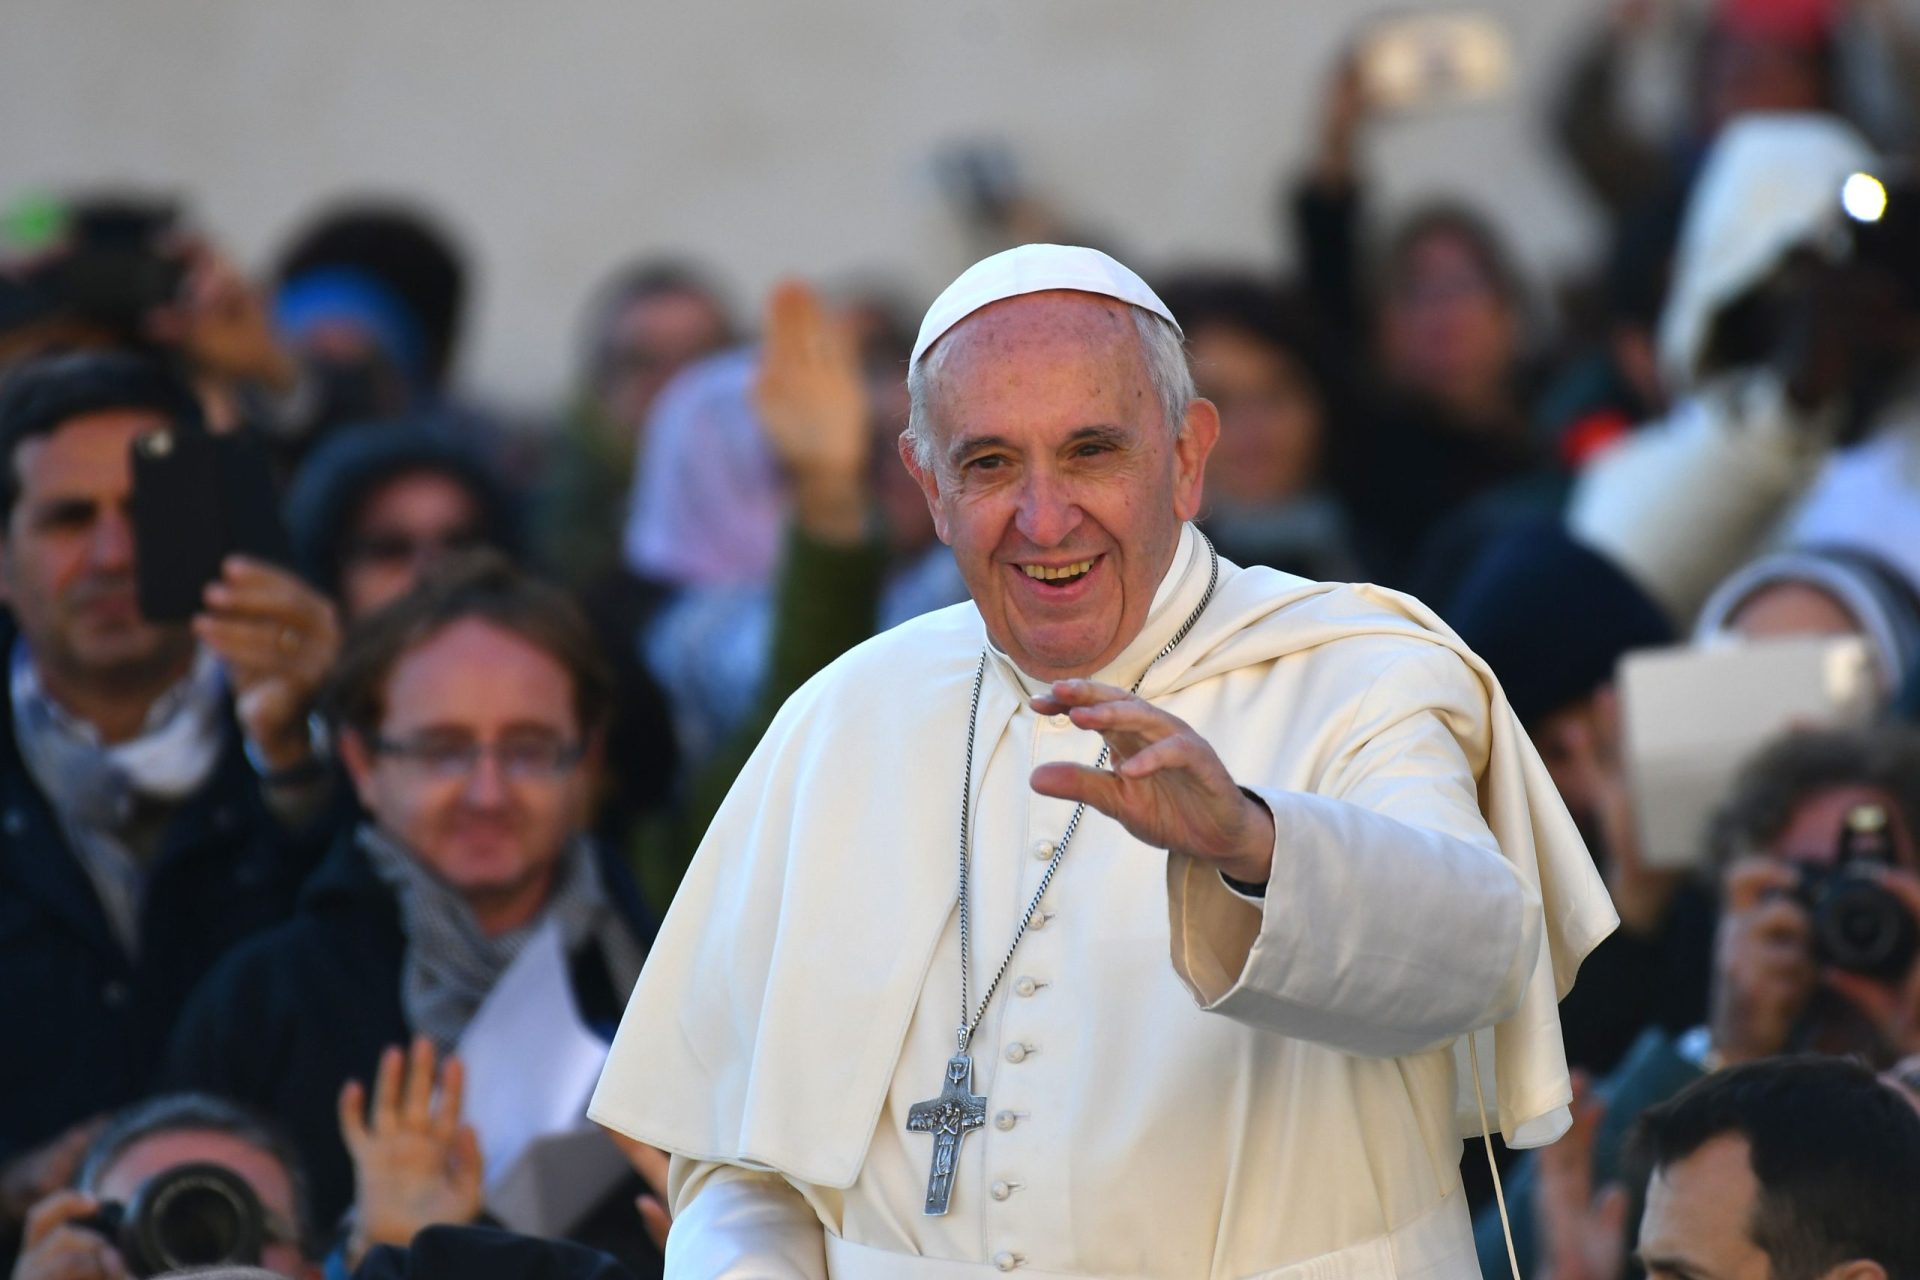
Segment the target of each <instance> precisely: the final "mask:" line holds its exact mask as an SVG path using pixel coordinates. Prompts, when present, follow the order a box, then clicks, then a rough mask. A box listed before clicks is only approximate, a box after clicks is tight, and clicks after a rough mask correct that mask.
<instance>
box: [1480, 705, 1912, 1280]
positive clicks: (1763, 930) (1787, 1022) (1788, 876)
mask: <svg viewBox="0 0 1920 1280" xmlns="http://www.w3.org/2000/svg"><path fill="white" fill-rule="evenodd" d="M1863 809H1874V810H1877V811H1878V818H1879V820H1880V823H1881V826H1880V827H1879V831H1880V833H1881V835H1882V840H1883V847H1882V849H1880V850H1877V851H1875V852H1873V853H1871V854H1869V853H1868V852H1866V851H1864V850H1861V849H1859V848H1858V847H1857V846H1856V844H1855V843H1854V841H1853V839H1852V837H1851V836H1850V832H1851V831H1852V830H1853V829H1854V827H1853V825H1852V824H1853V822H1855V821H1857V818H1856V815H1857V814H1859V813H1860V811H1862V810H1863ZM1916 832H1920V737H1916V736H1915V734H1914V732H1913V731H1911V730H1905V729H1875V730H1860V731H1852V732H1822V733H1804V734H1796V735H1791V736H1789V737H1787V738H1784V739H1782V740H1780V741H1779V742H1777V743H1775V744H1773V745H1772V746H1770V747H1769V748H1767V749H1766V750H1764V751H1762V752H1761V753H1760V754H1759V755H1758V756H1756V757H1755V758H1754V759H1753V760H1752V761H1750V762H1749V763H1748V764H1747V765H1746V767H1745V768H1744V769H1743V770H1742V771H1741V774H1740V777H1739V779H1738V780H1737V781H1736V783H1735V785H1734V787H1733V789H1732V791H1731V792H1730V793H1729V795H1728V797H1727V799H1726V800H1725V802H1724V803H1723V805H1722V807H1721V810H1720V812H1719V813H1718V814H1717V815H1716V817H1715V819H1714V822H1713V826H1712V830H1711V831H1710V833H1709V835H1708V839H1707V847H1708V855H1709V858H1708V864H1709V866H1710V867H1712V868H1714V869H1715V870H1716V871H1717V873H1718V874H1719V875H1720V877H1721V884H1720V899H1721V903H1720V905H1721V918H1720V926H1719V934H1718V937H1717V939H1716V942H1715V953H1714V961H1713V976H1712V990H1711V994H1710V997H1709V1001H1708V1005H1709V1015H1708V1019H1707V1022H1706V1023H1705V1025H1702V1026H1699V1027H1695V1028H1693V1029H1691V1030H1689V1031H1687V1032H1686V1033H1684V1034H1682V1035H1679V1036H1674V1035H1672V1034H1671V1033H1669V1032H1667V1031H1664V1030H1661V1029H1659V1028H1650V1029H1649V1030H1647V1031H1646V1032H1645V1033H1644V1034H1643V1035H1642V1036H1641V1037H1640V1039H1639V1041H1638V1042H1636V1043H1635V1045H1634V1046H1633V1048H1632V1050H1631V1051H1629V1053H1628V1054H1627V1056H1626V1058H1625V1060H1624V1061H1622V1062H1621V1064H1620V1065H1619V1066H1618V1067H1617V1068H1616V1069H1615V1070H1614V1071H1613V1072H1612V1073H1611V1074H1610V1075H1609V1076H1608V1077H1607V1078H1606V1079H1605V1080H1604V1081H1602V1082H1601V1083H1600V1084H1599V1085H1598V1086H1597V1087H1596V1089H1595V1095H1596V1097H1597V1099H1598V1100H1599V1101H1600V1102H1601V1103H1602V1104H1603V1105H1604V1108H1605V1115H1604V1117H1603V1118H1601V1119H1599V1120H1598V1121H1597V1122H1595V1123H1596V1127H1594V1128H1593V1130H1592V1162H1591V1168H1590V1185H1591V1186H1595V1187H1598V1186H1604V1185H1605V1184H1607V1183H1609V1182H1611V1181H1613V1180H1615V1179H1616V1178H1617V1177H1618V1176H1619V1170H1620V1159H1621V1149H1622V1144H1623V1141H1624V1139H1625V1136H1626V1132H1627V1129H1628V1127H1629V1126H1630V1125H1631V1124H1632V1122H1633V1119H1634V1117H1635V1116H1637V1115H1638V1114H1639V1113H1640V1112H1642V1111H1644V1110H1645V1109H1647V1108H1648V1107H1650V1106H1652V1105H1654V1104H1655V1103H1658V1102H1660V1101H1662V1100H1664V1099H1666V1098H1668V1097H1671V1096H1672V1095H1673V1094H1674V1093H1677V1092H1678V1091H1679V1090H1680V1089H1681V1088H1682V1087H1684V1086H1685V1085H1687V1084H1689V1083H1691V1082H1692V1081H1694V1080H1697V1079H1699V1078H1700V1077H1701V1076H1702V1075H1705V1074H1708V1073H1709V1072H1712V1071H1716V1070H1718V1069H1719V1068H1721V1067H1730V1066H1734V1065H1736V1064H1739V1063H1743V1062H1754V1061H1758V1060H1760V1059H1763V1058H1769V1057H1772V1056H1774V1055H1776V1054H1780V1053H1784V1052H1790V1051H1802V1050H1813V1051H1817V1052H1822V1053H1838V1054H1861V1055H1864V1056H1866V1057H1868V1058H1869V1060H1872V1061H1875V1062H1877V1063H1878V1064H1880V1065H1883V1066H1884V1065H1889V1064H1891V1063H1892V1062H1894V1061H1896V1060H1897V1059H1899V1058H1901V1057H1903V1056H1905V1055H1906V1054H1908V1053H1911V1052H1914V1051H1916V1049H1920V957H1916V955H1915V954H1913V953H1911V952H1909V953H1907V954H1905V955H1901V954H1900V947H1899V946H1897V945H1893V943H1892V940H1894V939H1896V938H1897V929H1896V930H1894V931H1891V932H1889V933H1887V934H1886V935H1885V937H1886V938H1887V939H1889V940H1890V945H1889V948H1888V955H1889V957H1890V958H1891V960H1893V961H1896V962H1898V963H1899V965H1900V969H1899V971H1898V972H1888V973H1868V972H1862V971H1860V968H1859V967H1858V964H1857V962H1856V961H1852V960H1849V959H1848V958H1846V957H1843V956H1840V955H1839V954H1838V953H1837V952H1835V951H1833V950H1832V948H1831V947H1830V946H1829V943H1828V940H1829V939H1831V938H1832V937H1833V936H1834V935H1833V934H1832V932H1831V930H1832V928H1833V926H1834V925H1835V924H1836V923H1837V917H1836V915H1835V910H1836V907H1837V902H1833V903H1831V904H1830V905H1822V903H1824V902H1829V898H1828V893H1827V887H1828V886H1832V885H1835V884H1839V883H1842V882H1843V881H1842V879H1841V877H1850V878H1851V879H1852V880H1853V882H1854V883H1855V884H1856V885H1857V884H1860V883H1862V882H1865V883H1870V884H1872V885H1873V886H1875V887H1876V888H1877V889H1878V891H1879V897H1878V899H1877V903H1878V907H1879V908H1890V909H1891V914H1890V915H1888V916H1885V917H1884V918H1885V919H1887V920H1890V921H1891V922H1892V923H1893V924H1894V925H1896V926H1897V925H1898V924H1899V922H1900V921H1901V920H1903V919H1904V920H1905V921H1906V926H1907V928H1908V929H1909V930H1910V931H1912V930H1920V847H1917V846H1916V844H1915V833H1916ZM1883 859H1884V860H1883ZM1856 900H1857V899H1856ZM1850 966H1851V967H1850ZM1543 1161H1544V1158H1543ZM1543 1161H1542V1162H1543ZM1542 1162H1536V1161H1534V1160H1530V1159H1529V1160H1523V1161H1522V1162H1521V1163H1520V1164H1519V1165H1517V1166H1516V1169H1515V1173H1514V1176H1513V1178H1512V1179H1511V1180H1510V1181H1509V1183H1508V1188H1507V1189H1508V1203H1509V1205H1510V1206H1512V1207H1513V1212H1514V1218H1513V1226H1514V1236H1515V1240H1516V1241H1517V1242H1518V1244H1519V1248H1520V1250H1521V1256H1523V1257H1530V1256H1535V1250H1536V1246H1537V1243H1538V1242H1537V1240H1536V1239H1535V1237H1534V1235H1533V1212H1532V1209H1533V1202H1534V1197H1535V1190H1534V1188H1535V1178H1536V1172H1535V1170H1536V1168H1537V1167H1538V1165H1539V1163H1542ZM1474 1227H1475V1237H1476V1240H1477V1241H1478V1245H1479V1250H1480V1261H1481V1266H1482V1267H1483V1268H1495V1267H1496V1264H1498V1265H1504V1261H1503V1260H1504V1256H1505V1250H1504V1245H1503V1243H1502V1241H1501V1233H1500V1224H1499V1221H1498V1219H1497V1218H1496V1217H1494V1216H1493V1215H1492V1214H1490V1213H1487V1212H1482V1213H1481V1214H1480V1216H1479V1217H1478V1219H1476V1221H1475V1224H1474ZM1493 1273H1494V1272H1493V1271H1489V1272H1488V1274H1493Z"/></svg>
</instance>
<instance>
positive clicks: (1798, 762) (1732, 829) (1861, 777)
mask: <svg viewBox="0 0 1920 1280" xmlns="http://www.w3.org/2000/svg"><path fill="white" fill-rule="evenodd" d="M1848 786H1861V787H1873V788H1874V789H1876V790H1879V791H1884V792H1886V793H1887V795H1888V796H1890V797H1891V798H1892V800H1893V803H1894V807H1895V808H1896V809H1897V810H1899V819H1900V822H1901V824H1902V826H1904V828H1905V829H1906V831H1907V834H1908V837H1909V838H1910V839H1911V838H1920V731H1916V730H1914V729H1912V728H1910V727H1908V726H1905V725H1884V726H1879V727H1876V728H1870V729H1821V730H1803V731H1800V732H1795V733H1789V734H1788V735H1786V736H1785V737H1783V738H1778V739H1775V740H1774V741H1773V742H1772V743H1771V744H1770V745H1768V746H1766V747H1765V748H1763V749H1762V750H1761V751H1760V752H1759V753H1758V754H1757V755H1755V756H1753V757H1752V758H1751V759H1749V760H1748V761H1747V762H1746V764H1745V765H1743V766H1742V767H1741V769H1740V772H1739V774H1738V775H1737V776H1736V777H1735V778H1734V782H1733V786H1732V788H1731V789H1730V790H1729V791H1728V792H1727V796H1726V799H1725V800H1723V801H1722V802H1721V804H1720V807H1719V809H1718V810H1717V811H1716V812H1715V813H1714V815H1713V819H1712V821H1711V822H1710V823H1709V824H1708V827H1707V853H1708V859H1709V863H1710V865H1712V866H1714V867H1721V866H1725V865H1726V864H1727V863H1728V862H1730V861H1731V860H1733V859H1734V858H1737V857H1740V856H1742V855H1744V854H1747V853H1750V852H1752V851H1754V850H1756V849H1759V848H1762V847H1764V846H1765V845H1767V844H1770V843H1771V842H1772V841H1774V840H1775V839H1778V838H1779V836H1780V833H1781V832H1783V831H1785V830H1786V829H1787V823H1788V822H1790V821H1791V820H1792V818H1793V814H1794V811H1795V810H1797V809H1798V808H1799V807H1800V806H1801V805H1802V804H1803V803H1805V801H1806V799H1807V797H1809V796H1811V795H1813V794H1814V793H1815V792H1817V791H1824V790H1826V789H1827V788H1829V787H1848ZM1835 835H1836V838H1837V837H1838V832H1836V833H1835Z"/></svg>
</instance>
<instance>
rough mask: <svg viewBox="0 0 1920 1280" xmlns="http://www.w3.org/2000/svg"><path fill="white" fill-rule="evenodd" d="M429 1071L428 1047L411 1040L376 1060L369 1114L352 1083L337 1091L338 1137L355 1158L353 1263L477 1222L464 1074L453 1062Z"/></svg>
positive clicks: (478, 1179)
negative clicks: (463, 1110)
mask: <svg viewBox="0 0 1920 1280" xmlns="http://www.w3.org/2000/svg"><path fill="white" fill-rule="evenodd" d="M434 1066H435V1063H434V1051H433V1045H432V1044H431V1043H429V1042H428V1041H427V1039H426V1038H425V1037H415V1039H414V1042H413V1048H412V1049H411V1051H409V1052H406V1053H403V1052H402V1051H401V1050H400V1048H399V1046H397V1045H395V1046H392V1047H390V1048H388V1049H387V1051H386V1052H385V1053H383V1054H381V1055H380V1066H379V1070H378V1072H377V1073H376V1075H375V1076H374V1083H373V1107H372V1109H371V1111H369V1110H368V1107H367V1091H366V1086H364V1085H362V1084H361V1083H360V1082H359V1081H358V1080H350V1081H348V1082H347V1084H346V1086H345V1087H344V1088H342V1089H341V1090H340V1136H341V1137H342V1139H344V1140H345V1142H346V1145H347V1151H348V1153H349V1154H350V1155H352V1157H353V1182H354V1197H353V1204H354V1216H355V1219H356V1226H355V1229H354V1235H353V1242H352V1245H351V1246H350V1247H349V1250H348V1253H349V1254H350V1255H351V1256H350V1259H349V1260H350V1261H351V1262H353V1263H354V1264H355V1265H358V1262H359V1257H360V1255H362V1254H364V1253H365V1251H366V1250H367V1249H369V1248H371V1247H372V1246H374V1245H376V1244H393V1245H399V1246H401V1247H402V1248H404V1247H406V1246H407V1245H409V1244H411V1243H412V1242H413V1237H414V1236H415V1235H416V1234H417V1233H418V1232H420V1231H421V1230H423V1229H424V1228H427V1227H431V1226H434V1225H436V1224H441V1223H447V1224H454V1225H458V1224H462V1223H468V1222H472V1221H473V1220H474V1219H475V1218H478V1217H479V1216H480V1205H481V1199H482V1174H483V1169H482V1166H481V1160H480V1139H479V1137H478V1135H476V1134H475V1133H474V1131H473V1128H472V1126H470V1125H466V1124H463V1123H461V1120H460V1102H461V1092H462V1090H463V1089H464V1087H465V1084H466V1074H465V1070H464V1069H463V1068H462V1067H461V1065H460V1060H459V1059H458V1058H452V1057H450V1058H448V1059H447V1061H446V1065H445V1066H444V1067H442V1068H441V1069H440V1070H439V1072H438V1073H437V1075H436V1072H435V1069H434ZM436 1083H438V1085H439V1098H438V1100H437V1101H436V1099H435V1097H434V1086H435V1084H436Z"/></svg>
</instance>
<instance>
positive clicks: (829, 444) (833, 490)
mask: <svg viewBox="0 0 1920 1280" xmlns="http://www.w3.org/2000/svg"><path fill="white" fill-rule="evenodd" d="M753 403H754V408H755V410H756V411H757V412H758V413H759V415H760V421H761V424H762V426H763V427H764V428H765V429H766V433H767V441H768V443H769V444H771V445H772V446H773V451H774V453H775V454H776V455H777V456H778V457H779V459H780V461H781V463H782V464H783V465H784V466H785V467H786V469H787V472H788V474H789V475H790V476H791V477H792V481H793V490H794V492H793V496H794V507H795V513H796V516H797V517H798V518H799V520H800V521H801V523H802V524H803V525H805V526H806V527H807V528H808V529H809V531H810V532H814V533H816V534H820V535H823V536H827V537H832V538H835V539H836V540H843V541H855V540H857V539H858V538H859V537H860V536H861V534H862V533H863V531H864V528H865V522H866V505H867V504H866V476H867V460H868V458H869V457H870V456H871V455H872V452H873V433H872V430H871V429H870V427H869V425H868V408H869V406H868V402H867V388H866V382H865V380H864V379H863V377H862V375H861V370H860V354H859V351H858V350H857V349H856V347H855V345H854V341H853V335H852V334H851V333H850V332H849V331H848V329H847V327H846V326H845V325H844V324H841V323H840V322H839V321H837V320H836V319H834V318H833V317H832V316H830V315H829V314H828V313H827V310H826V308H825V307H824V306H822V305H821V302H820V299H819V297H818V296H817V295H816V294H815V293H814V291H813V289H812V288H811V287H810V286H809V285H807V284H806V283H805V282H804V281H800V280H785V281H782V282H781V283H780V284H778V285H776V286H774V289H773V292H772V293H771V294H769V295H768V296H767V309H766V337H765V340H764V341H763V343H762V346H761V351H760V370H759V373H758V375H757V376H756V377H755V379H754V386H753Z"/></svg>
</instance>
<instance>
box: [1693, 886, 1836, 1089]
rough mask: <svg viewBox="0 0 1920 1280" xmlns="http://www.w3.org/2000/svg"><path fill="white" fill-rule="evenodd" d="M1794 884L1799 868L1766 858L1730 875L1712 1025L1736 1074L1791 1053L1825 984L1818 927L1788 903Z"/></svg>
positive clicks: (1720, 1050)
mask: <svg viewBox="0 0 1920 1280" xmlns="http://www.w3.org/2000/svg"><path fill="white" fill-rule="evenodd" d="M1793 884H1794V873H1793V870H1792V868H1790V867H1787V866H1785V865H1783V864H1781V863H1779V862H1775V861H1772V860H1770V859H1766V858H1743V859H1741V860H1740V861H1739V862H1736V863H1734V864H1733V866H1731V867H1730V868H1728V870H1727V875H1726V879H1725V884H1724V889H1723V893H1722V897H1723V899H1724V901H1725V902H1726V913H1725V914H1724V915H1723V916H1722V917H1721V919H1720V932H1719V935H1718V937H1717V938H1716V939H1715V943H1714V951H1715V954H1714V974H1713V992H1712V998H1711V1001H1710V1004H1711V1011H1710V1014H1709V1025H1710V1026H1711V1028H1712V1032H1713V1047H1714V1050H1715V1051H1716V1052H1718V1053H1719V1055H1720V1057H1721V1060H1722V1061H1723V1062H1724V1063H1726V1064H1727V1065H1729V1066H1731V1065H1733V1064H1734V1063H1739V1062H1751V1061H1753V1060H1754V1059H1756V1058H1765V1057H1769V1056H1771V1055H1773V1054H1776V1053H1779V1052H1780V1051H1781V1050H1782V1049H1784V1048H1786V1044H1787V1037H1788V1036H1789V1035H1790V1034H1791V1033H1792V1031H1793V1026H1794V1023H1795V1022H1797V1021H1798V1020H1799V1018H1800V1015H1801V1014H1802V1013H1803V1012H1805V1010H1806V1007H1807V1002H1808V1001H1809V1000H1810V999H1811V998H1812V997H1813V991H1814V987H1815V985H1816V984H1817V983H1818V981H1819V970H1818V966H1816V965H1815V964H1814V962H1813V923H1812V921H1811V920H1809V919H1808V918H1807V913H1806V910H1805V909H1804V908H1803V907H1801V906H1800V904H1799V903H1797V902H1795V901H1794V900H1793V899H1792V898H1790V897H1787V896H1786V894H1787V892H1788V891H1789V890H1791V889H1792V888H1793Z"/></svg>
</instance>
